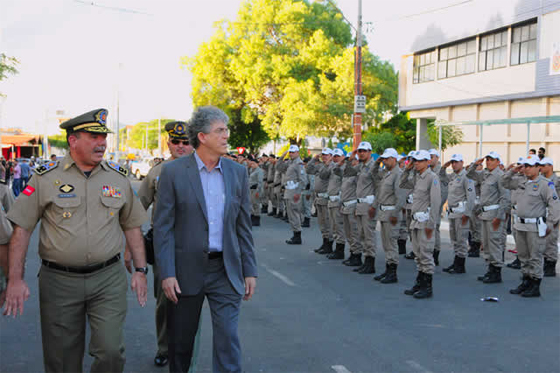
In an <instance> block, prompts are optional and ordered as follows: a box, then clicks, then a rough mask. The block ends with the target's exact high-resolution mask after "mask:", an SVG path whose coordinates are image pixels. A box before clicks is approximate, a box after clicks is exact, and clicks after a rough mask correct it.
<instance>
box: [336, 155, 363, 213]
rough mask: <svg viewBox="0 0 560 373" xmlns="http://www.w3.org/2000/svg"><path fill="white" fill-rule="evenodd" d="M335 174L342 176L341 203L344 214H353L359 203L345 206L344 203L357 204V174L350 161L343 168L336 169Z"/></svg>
mask: <svg viewBox="0 0 560 373" xmlns="http://www.w3.org/2000/svg"><path fill="white" fill-rule="evenodd" d="M333 172H334V173H335V174H337V175H339V176H342V184H341V185H340V201H341V203H342V213H343V214H351V213H354V211H355V210H356V205H357V203H354V204H351V205H347V206H344V202H349V201H354V202H356V200H357V198H358V197H356V172H355V170H354V167H352V164H351V162H350V160H346V161H345V162H344V164H343V165H342V166H338V167H335V169H334V171H333Z"/></svg>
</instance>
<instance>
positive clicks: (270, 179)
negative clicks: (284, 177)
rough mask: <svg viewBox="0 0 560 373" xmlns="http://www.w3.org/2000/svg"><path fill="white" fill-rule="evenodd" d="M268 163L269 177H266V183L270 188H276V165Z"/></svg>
mask: <svg viewBox="0 0 560 373" xmlns="http://www.w3.org/2000/svg"><path fill="white" fill-rule="evenodd" d="M267 163H268V169H267V171H266V172H267V175H266V182H267V184H269V185H270V186H274V185H273V184H274V168H275V166H276V165H274V164H272V163H271V162H267Z"/></svg>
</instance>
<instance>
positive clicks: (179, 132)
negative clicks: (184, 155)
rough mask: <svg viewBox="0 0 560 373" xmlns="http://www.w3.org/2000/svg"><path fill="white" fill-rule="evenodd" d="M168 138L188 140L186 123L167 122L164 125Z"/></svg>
mask: <svg viewBox="0 0 560 373" xmlns="http://www.w3.org/2000/svg"><path fill="white" fill-rule="evenodd" d="M165 130H166V131H167V133H168V134H169V137H171V138H174V139H188V135H187V123H185V122H182V121H174V122H169V123H167V124H166V125H165Z"/></svg>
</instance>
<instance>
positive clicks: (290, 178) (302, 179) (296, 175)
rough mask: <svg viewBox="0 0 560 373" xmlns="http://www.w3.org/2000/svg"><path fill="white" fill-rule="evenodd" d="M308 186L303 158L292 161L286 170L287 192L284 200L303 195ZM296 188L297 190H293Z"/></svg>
mask: <svg viewBox="0 0 560 373" xmlns="http://www.w3.org/2000/svg"><path fill="white" fill-rule="evenodd" d="M306 185H307V174H306V173H305V168H304V165H303V161H302V160H301V158H296V159H292V160H290V161H289V162H288V167H287V169H286V183H285V186H286V191H285V193H284V198H292V197H293V196H294V195H295V194H301V192H302V190H303V189H305V186H306ZM293 186H295V188H292V187H293Z"/></svg>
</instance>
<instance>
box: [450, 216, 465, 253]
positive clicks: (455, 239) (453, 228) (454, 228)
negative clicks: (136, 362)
mask: <svg viewBox="0 0 560 373" xmlns="http://www.w3.org/2000/svg"><path fill="white" fill-rule="evenodd" d="M449 239H450V240H451V244H452V245H453V251H454V252H455V256H458V257H459V258H466V257H467V253H468V251H469V249H468V239H469V222H467V223H466V224H465V225H463V224H462V222H461V218H449Z"/></svg>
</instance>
